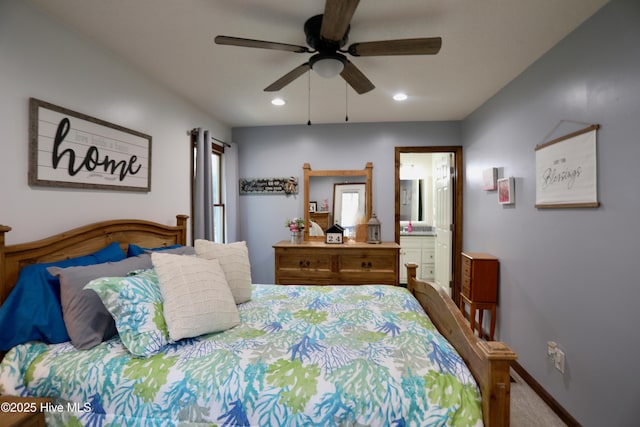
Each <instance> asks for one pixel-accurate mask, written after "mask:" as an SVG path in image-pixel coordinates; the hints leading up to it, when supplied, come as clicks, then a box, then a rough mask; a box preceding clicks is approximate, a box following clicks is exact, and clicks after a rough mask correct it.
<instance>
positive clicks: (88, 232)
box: [0, 215, 517, 427]
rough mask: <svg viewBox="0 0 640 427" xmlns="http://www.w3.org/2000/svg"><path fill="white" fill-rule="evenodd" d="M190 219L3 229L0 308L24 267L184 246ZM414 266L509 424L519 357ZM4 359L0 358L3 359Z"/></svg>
mask: <svg viewBox="0 0 640 427" xmlns="http://www.w3.org/2000/svg"><path fill="white" fill-rule="evenodd" d="M187 218H188V216H187V215H177V217H176V220H177V221H176V223H177V224H176V226H167V225H162V224H158V223H155V222H151V221H145V220H113V221H102V222H98V223H95V224H88V225H85V226H83V227H79V228H75V229H72V230H69V231H65V232H63V233H60V234H56V235H54V236H51V237H48V238H45V239H41V240H37V241H33V242H28V243H20V244H16V245H9V246H5V233H7V232H9V231H11V227H7V226H3V225H0V304H1V303H2V302H3V301H4V300H5V299H6V297H7V295H9V292H11V290H12V289H13V287H14V286H15V283H16V281H17V279H18V274H19V272H20V269H21V268H23V267H24V266H26V265H30V264H34V263H42V262H52V261H59V260H63V259H67V258H73V257H77V256H81V255H85V254H88V253H91V252H95V251H97V250H98V249H101V248H103V247H105V246H107V245H108V244H110V243H112V242H119V243H120V244H121V246H122V249H123V250H125V251H126V249H127V245H128V244H136V245H139V246H143V247H159V246H168V245H173V244H182V245H184V244H186V240H187V239H186V236H187ZM416 267H417V265H415V264H407V272H408V278H409V284H408V289H409V290H410V291H411V292H413V294H414V295H415V296H416V298H417V299H418V301H419V302H420V304H421V305H422V306H423V307H424V309H425V311H426V312H427V313H429V316H430V317H431V320H432V321H433V323H434V324H435V325H436V327H437V328H438V330H439V331H440V332H441V333H442V334H443V335H444V336H445V337H446V338H447V339H448V340H449V342H451V343H452V344H453V346H454V347H455V348H456V349H457V350H458V352H459V353H460V355H461V356H462V358H463V359H464V360H465V362H466V363H467V365H468V366H469V368H470V370H471V372H472V374H473V375H474V377H475V379H476V381H477V382H478V384H479V386H480V390H481V393H482V411H483V418H484V423H485V426H490V427H496V426H508V425H509V392H510V374H509V368H510V365H511V362H512V361H514V360H515V359H516V357H517V356H516V354H515V353H514V352H513V351H511V349H510V348H509V347H507V346H506V345H504V344H503V343H501V342H485V341H481V340H480V339H478V338H477V337H475V336H474V334H473V333H472V332H471V329H470V328H469V325H468V323H467V321H466V320H465V319H464V318H463V317H462V314H461V313H460V311H459V310H458V308H457V307H456V306H455V304H454V303H453V301H452V300H451V298H449V296H448V295H447V294H446V293H444V291H440V292H438V291H437V290H436V289H435V288H434V287H432V286H431V285H430V284H429V283H427V282H423V281H420V280H416ZM0 356H1V355H0Z"/></svg>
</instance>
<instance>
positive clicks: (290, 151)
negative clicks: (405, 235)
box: [233, 122, 461, 283]
mask: <svg viewBox="0 0 640 427" xmlns="http://www.w3.org/2000/svg"><path fill="white" fill-rule="evenodd" d="M233 141H234V142H236V143H237V144H238V163H239V175H240V178H260V177H278V176H297V177H298V179H299V181H300V186H299V193H298V195H297V196H284V195H247V196H240V198H239V202H238V206H239V210H238V215H239V219H238V224H239V227H238V228H239V236H240V240H247V245H248V247H249V255H250V258H251V274H252V279H253V281H254V282H255V283H273V280H274V258H273V249H272V247H271V246H272V245H273V244H274V243H276V242H278V241H280V240H284V239H288V238H289V232H288V230H287V229H286V228H285V227H284V221H285V220H286V219H287V218H293V217H296V216H300V217H301V216H303V215H304V211H303V206H302V205H303V203H304V188H303V185H302V184H303V182H302V181H303V171H302V165H303V164H304V163H309V164H310V165H311V168H312V169H313V170H321V169H364V167H365V165H366V163H367V162H372V163H373V210H374V211H375V212H376V214H377V215H378V218H379V219H380V222H381V223H382V238H383V240H386V241H393V240H394V228H393V221H394V210H395V201H394V186H395V180H394V173H395V172H394V171H395V163H394V147H396V146H444V145H461V141H460V124H459V123H458V122H433V123H375V124H355V123H349V124H333V125H311V126H306V125H300V126H273V127H253V128H235V129H233Z"/></svg>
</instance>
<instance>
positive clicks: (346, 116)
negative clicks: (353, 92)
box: [344, 81, 349, 122]
mask: <svg viewBox="0 0 640 427" xmlns="http://www.w3.org/2000/svg"><path fill="white" fill-rule="evenodd" d="M344 121H345V122H348V121H349V86H348V85H347V82H346V81H345V82H344Z"/></svg>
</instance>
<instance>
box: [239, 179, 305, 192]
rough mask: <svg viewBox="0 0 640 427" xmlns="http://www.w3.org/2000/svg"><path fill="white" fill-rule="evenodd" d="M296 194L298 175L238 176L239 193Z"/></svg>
mask: <svg viewBox="0 0 640 427" xmlns="http://www.w3.org/2000/svg"><path fill="white" fill-rule="evenodd" d="M248 194H298V177H295V176H290V177H284V178H283V177H277V178H240V195H241V196H243V195H248Z"/></svg>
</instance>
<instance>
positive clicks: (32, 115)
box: [29, 98, 151, 191]
mask: <svg viewBox="0 0 640 427" xmlns="http://www.w3.org/2000/svg"><path fill="white" fill-rule="evenodd" d="M29 185H42V186H50V187H76V188H95V189H109V190H126V191H151V137H150V136H149V135H145V134H143V133H140V132H136V131H133V130H130V129H126V128H124V127H122V126H118V125H114V124H112V123H108V122H105V121H103V120H100V119H96V118H94V117H90V116H87V115H84V114H81V113H78V112H75V111H71V110H68V109H66V108H62V107H58V106H55V105H53V104H49V103H47V102H44V101H40V100H38V99H34V98H31V99H30V100H29Z"/></svg>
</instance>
